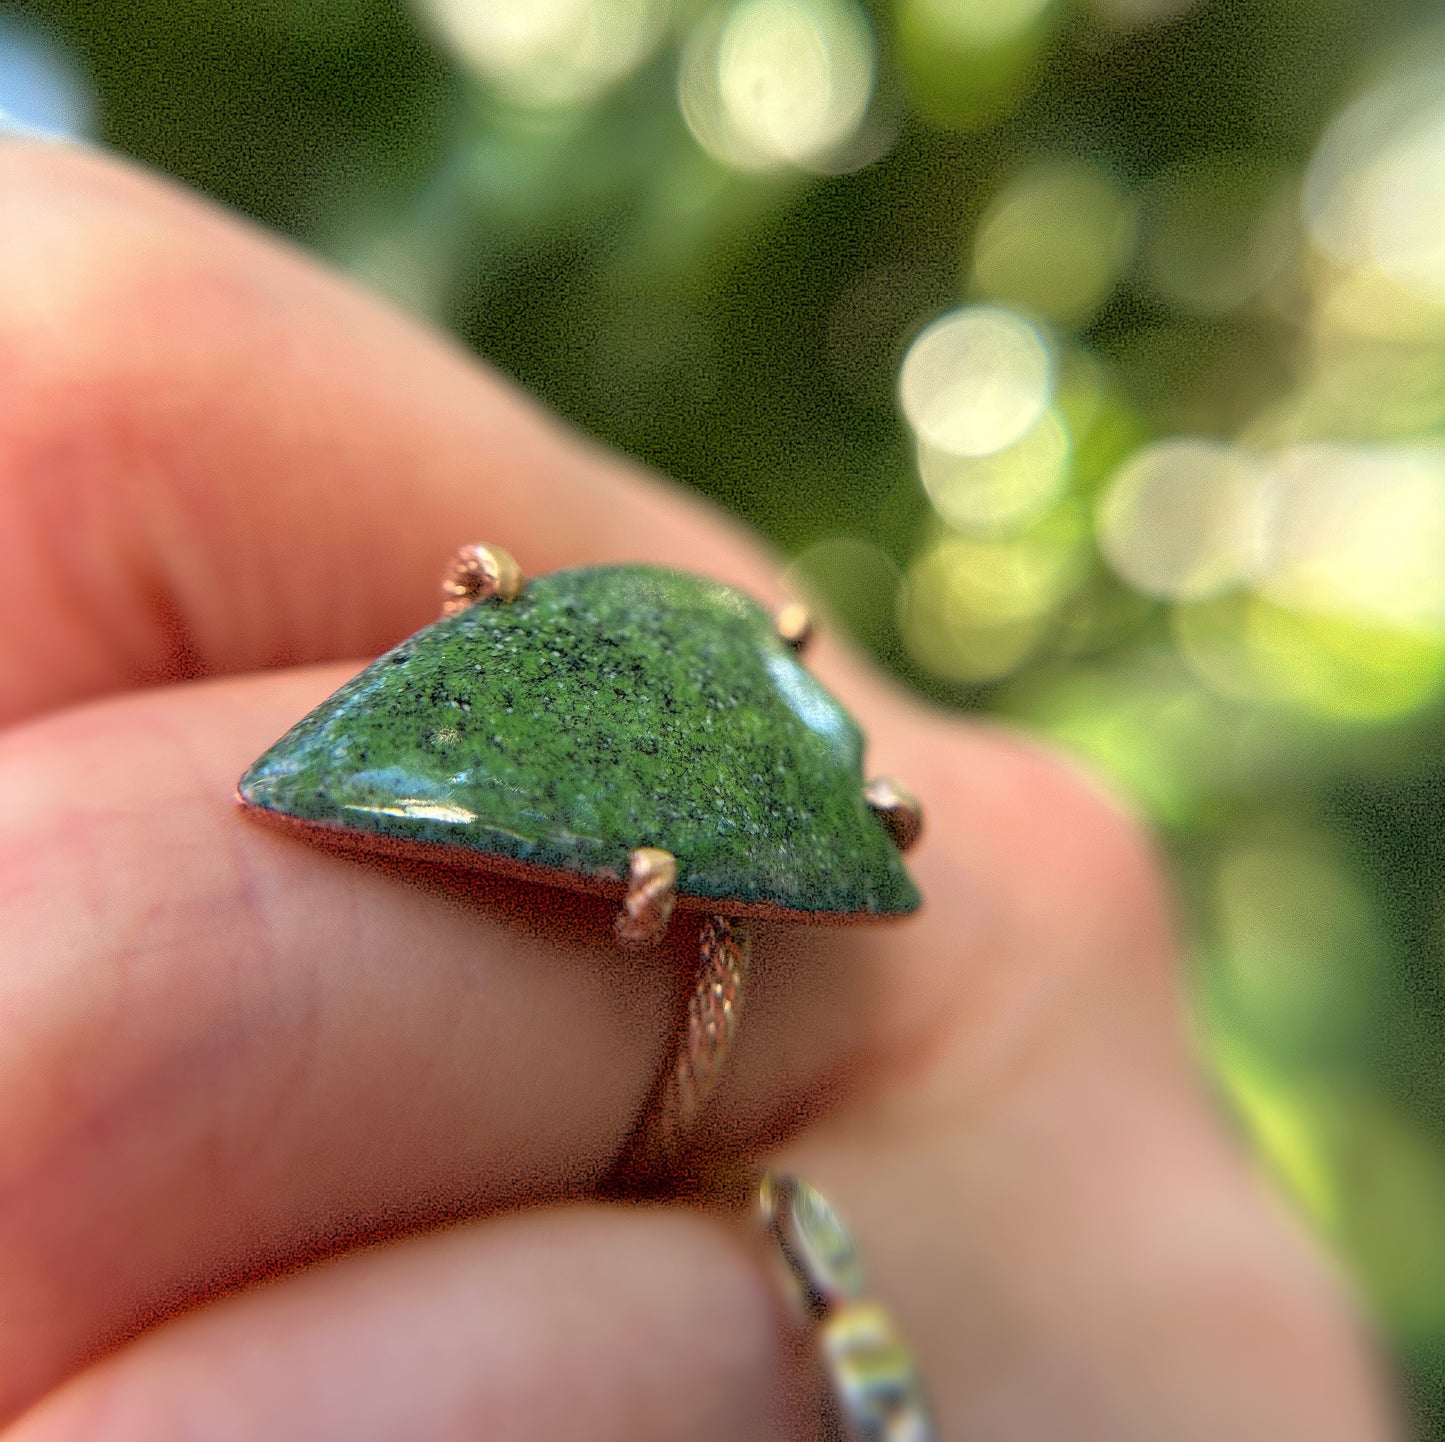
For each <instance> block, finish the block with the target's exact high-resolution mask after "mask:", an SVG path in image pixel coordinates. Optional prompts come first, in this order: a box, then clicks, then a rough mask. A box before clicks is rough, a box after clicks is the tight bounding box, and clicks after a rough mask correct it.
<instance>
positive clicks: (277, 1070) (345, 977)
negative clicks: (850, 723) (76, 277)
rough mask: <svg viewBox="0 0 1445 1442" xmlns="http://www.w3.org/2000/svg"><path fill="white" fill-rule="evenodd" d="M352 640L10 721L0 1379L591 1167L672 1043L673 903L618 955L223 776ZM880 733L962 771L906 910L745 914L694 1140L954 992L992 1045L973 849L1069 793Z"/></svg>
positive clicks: (1060, 821)
mask: <svg viewBox="0 0 1445 1442" xmlns="http://www.w3.org/2000/svg"><path fill="white" fill-rule="evenodd" d="M342 674H343V672H342V671H341V670H335V669H333V670H331V671H321V672H314V673H312V672H297V673H278V674H275V675H272V676H268V677H254V678H237V679H233V680H229V681H224V682H211V683H203V684H197V685H193V686H185V687H173V688H166V689H165V690H160V691H151V692H145V693H141V694H138V695H135V696H131V697H127V698H122V699H117V700H113V701H109V702H106V703H103V704H97V705H95V706H92V707H88V708H83V709H77V710H72V711H68V712H65V713H62V714H60V715H57V716H54V717H50V718H48V719H46V720H44V721H41V722H36V723H32V724H31V725H30V726H27V727H24V728H18V729H14V730H12V731H10V732H9V733H7V734H6V735H5V736H3V737H0V798H3V800H0V875H3V876H4V877H5V886H4V888H3V889H0V930H3V934H4V935H5V936H6V938H7V954H8V955H9V956H10V957H11V958H13V959H14V963H15V964H14V965H12V966H10V967H6V968H3V969H0V1014H3V1015H4V1016H5V1017H6V1025H5V1026H4V1027H3V1028H0V1414H4V1413H6V1412H7V1410H8V1411H13V1410H14V1409H15V1408H16V1407H18V1406H20V1405H22V1404H23V1403H24V1402H26V1401H28V1400H29V1399H30V1398H32V1397H33V1396H34V1395H35V1394H36V1393H37V1391H39V1390H40V1389H42V1388H44V1387H46V1386H48V1385H50V1384H51V1383H52V1382H53V1381H54V1380H55V1379H56V1378H57V1377H59V1376H60V1375H63V1374H64V1372H65V1371H67V1370H68V1369H70V1368H71V1367H73V1366H75V1365H76V1363H77V1361H78V1360H79V1359H80V1358H82V1357H84V1356H86V1355H88V1354H91V1353H93V1352H94V1351H95V1350H96V1349H97V1348H100V1347H104V1346H106V1345H109V1344H111V1343H113V1342H114V1341H115V1340H116V1338H118V1337H120V1336H123V1335H125V1334H126V1333H128V1332H130V1331H134V1330H135V1329H137V1328H139V1327H142V1326H144V1325H146V1324H148V1323H149V1322H151V1321H153V1320H154V1319H155V1318H156V1317H158V1316H160V1315H163V1314H164V1313H166V1312H167V1311H169V1310H174V1309H176V1308H178V1307H182V1306H185V1305H189V1304H191V1303H193V1302H195V1301H196V1300H197V1299H199V1298H201V1297H203V1296H205V1295H206V1294H208V1293H209V1292H212V1291H214V1290H216V1289H217V1288H221V1287H224V1286H227V1285H231V1284H234V1283H235V1282H237V1281H238V1280H241V1279H244V1278H245V1277H247V1276H250V1275H255V1274H256V1273H258V1272H262V1271H265V1270H268V1269H274V1268H276V1267H280V1266H285V1265H289V1264H292V1263H294V1262H295V1261H297V1260H298V1259H302V1258H305V1257H308V1256H314V1255H317V1254H323V1253H325V1252H328V1251H333V1250H336V1249H337V1248H339V1247H343V1246H347V1245H353V1244H356V1243H358V1242H364V1241H366V1240H369V1239H371V1238H374V1237H377V1236H380V1235H385V1234H387V1233H388V1232H390V1231H395V1230H396V1229H398V1228H403V1227H410V1226H419V1225H423V1224H425V1223H428V1222H433V1221H436V1220H439V1219H444V1218H447V1217H451V1216H454V1215H456V1214H458V1213H460V1212H470V1211H477V1210H495V1209H497V1208H500V1207H504V1206H509V1205H513V1204H516V1203H517V1202H519V1201H536V1200H539V1199H544V1198H548V1197H556V1196H562V1195H567V1194H569V1193H575V1192H577V1191H579V1190H585V1189H586V1188H588V1187H589V1186H591V1185H592V1184H594V1183H595V1181H596V1180H597V1178H598V1177H599V1176H600V1175H602V1174H603V1173H604V1172H605V1171H606V1169H607V1168H608V1166H609V1165H610V1163H611V1160H612V1159H613V1157H614V1156H615V1155H616V1153H617V1151H618V1149H619V1148H620V1147H621V1145H622V1144H623V1142H624V1141H625V1139H626V1137H627V1136H628V1134H629V1132H630V1130H631V1128H632V1126H633V1124H634V1121H635V1118H636V1116H637V1113H638V1111H639V1109H640V1107H641V1106H642V1105H643V1103H644V1100H645V1098H646V1097H647V1094H648V1091H649V1089H650V1086H651V1084H652V1080H653V1078H654V1076H655V1075H656V1073H657V1071H658V1069H659V1067H660V1065H661V1064H662V1062H663V1060H664V1058H665V1056H666V1055H667V1053H668V1051H669V1050H670V1049H671V1046H672V1045H673V1042H674V1040H675V1037H674V1030H675V1028H676V1026H677V1019H676V1018H677V1002H678V996H679V991H680V990H681V989H684V988H685V987H686V984H687V978H688V977H689V975H690V972H691V969H692V964H693V960H694V958H693V955H692V949H693V946H694V941H693V939H692V938H691V937H690V936H689V935H688V933H687V929H686V928H684V927H682V926H680V925H679V926H678V927H676V928H674V935H673V939H672V942H671V943H670V949H669V950H668V951H666V952H664V953H663V954H662V955H661V956H657V957H651V958H644V959H641V960H632V961H627V960H625V959H623V958H621V957H620V956H619V955H618V954H617V953H616V949H615V947H614V946H613V944H612V935H611V916H610V913H609V911H608V910H607V908H605V907H597V906H593V905H592V904H591V903H590V902H587V901H585V900H582V899H578V898H572V897H569V896H564V895H559V894H556V893H553V892H548V891H539V890H536V889H524V888H515V887H514V888H499V887H497V886H495V885H493V884H491V883H489V882H487V881H485V880H483V879H480V878H477V877H469V878H468V877H462V876H458V875H455V874H451V873H445V872H441V873H427V874H426V875H420V874H415V873H408V872H405V871H403V870H399V869H398V868H395V867H391V868H382V867H378V866H362V865H358V864H357V863H356V862H354V861H352V860H349V859H341V858H337V857H335V856H332V855H329V854H327V853H324V852H321V851H317V850H314V849H312V848H310V847H307V846H305V845H303V844H301V843H299V842H296V841H294V840H291V839H289V838H286V837H282V836H278V835H277V834H276V833H274V832H272V831H270V830H268V829H265V828H261V827H257V826H254V825H251V824H248V823H247V821H246V820H245V818H243V817H241V816H240V815H238V814H237V813H236V812H235V810H234V808H233V806H232V803H231V800H230V794H231V793H230V788H231V785H232V783H233V780H234V777H235V776H236V775H237V774H238V772H239V771H240V769H241V767H242V766H243V765H244V764H245V762H246V761H247V760H248V759H249V758H250V757H251V756H253V755H255V754H256V752H257V751H258V750H259V749H260V748H261V746H262V745H263V744H264V743H265V742H266V741H267V740H269V739H270V738H271V737H272V736H274V735H275V734H276V732H277V731H279V730H280V729H282V727H283V726H284V725H285V723H286V722H287V721H288V720H290V719H291V718H292V717H293V716H295V715H297V714H300V713H301V712H303V711H304V710H305V709H306V708H307V707H308V706H310V705H311V704H313V703H314V702H315V701H316V700H317V699H319V698H320V697H321V696H322V695H324V694H325V693H326V692H327V691H329V690H330V689H331V688H332V687H333V686H334V685H335V684H336V682H337V681H338V680H339V679H340V677H341V675H342ZM930 724H934V723H930ZM890 744H897V745H899V746H900V747H902V748H903V749H918V748H925V749H927V748H932V749H938V750H939V754H940V756H941V757H943V758H944V759H943V760H941V761H940V763H939V765H940V769H941V770H942V771H948V772H949V773H950V775H951V776H952V780H951V782H950V786H951V795H950V796H948V797H947V798H945V799H947V800H948V801H949V806H950V810H951V811H953V810H956V814H957V815H958V816H959V817H961V818H964V819H965V823H966V824H965V825H964V826H963V827H962V828H961V829H959V828H956V827H955V826H953V825H952V824H951V823H950V822H949V821H948V819H947V816H948V813H945V815H944V816H943V817H941V818H940V820H939V822H938V823H937V824H936V826H935V829H934V839H933V841H931V842H929V843H927V844H926V845H925V846H924V847H923V848H922V851H921V853H920V856H919V866H918V870H919V875H920V878H921V880H922V882H923V885H924V887H925V889H926V890H929V891H932V892H933V893H934V894H935V896H936V898H937V899H936V901H935V902H934V904H933V905H931V906H930V907H929V908H928V909H926V910H925V912H924V913H923V914H922V916H921V917H920V918H918V919H916V920H914V921H910V922H908V923H906V924H904V925H902V926H900V927H896V928H886V929H883V928H878V929H874V928H862V929H860V930H858V931H857V932H852V933H850V932H846V931H845V932H836V931H826V932H819V931H814V930H810V929H804V930H802V931H798V930H796V929H792V928H786V927H766V928H765V927H761V926H760V927H759V928H757V934H756V942H755V958H756V959H755V965H754V973H753V994H752V996H751V998H750V999H749V1000H748V1001H747V1002H746V1005H745V1011H744V1025H743V1029H742V1033H741V1036H740V1040H739V1043H738V1048H737V1052H736V1055H735V1063H736V1065H735V1069H734V1073H733V1076H732V1078H731V1079H730V1080H729V1081H728V1082H727V1083H725V1091H724V1093H723V1094H721V1095H719V1097H718V1098H717V1099H716V1103H715V1109H716V1111H717V1113H718V1120H717V1123H716V1125H715V1126H714V1128H713V1130H712V1131H711V1132H710V1134H709V1135H708V1136H707V1138H706V1139H705V1140H704V1142H703V1144H702V1145H703V1148H704V1150H707V1151H710V1152H711V1154H712V1158H713V1159H714V1160H720V1159H721V1158H723V1157H724V1156H725V1155H727V1154H728V1153H732V1154H736V1153H739V1152H747V1151H749V1150H751V1149H752V1148H754V1147H756V1146H758V1145H759V1144H761V1143H762V1142H765V1141H766V1142H774V1141H776V1139H777V1137H778V1136H780V1135H781V1134H783V1133H784V1132H785V1131H786V1130H787V1129H788V1128H789V1127H790V1126H792V1125H796V1124H797V1123H798V1122H799V1120H801V1119H805V1118H807V1117H809V1116H812V1115H816V1114H817V1113H819V1112H820V1111H824V1110H826V1109H827V1108H829V1107H831V1106H836V1105H838V1104H840V1103H841V1102H842V1101H843V1100H844V1099H845V1098H846V1096H847V1094H848V1088H849V1087H850V1086H854V1085H858V1084H860V1083H861V1082H863V1081H866V1080H867V1079H868V1078H869V1077H870V1076H872V1075H874V1074H875V1073H878V1072H879V1071H881V1070H886V1069H887V1068H890V1067H893V1066H896V1065H897V1064H898V1059H899V1058H907V1059H908V1060H909V1061H910V1063H911V1061H912V1060H913V1059H914V1058H915V1057H916V1056H917V1055H918V1054H919V1051H920V1047H921V1046H922V1045H925V1044H926V1045H928V1046H932V1045H934V1044H936V1043H935V1042H934V1041H933V1037H934V1035H935V1034H936V1033H937V1031H938V1030H939V1028H940V1026H941V1025H944V1024H947V1025H948V1026H950V1027H951V1026H952V1025H954V1024H955V1019H957V1018H960V1017H962V1018H967V1019H968V1024H969V1025H970V1026H971V1027H973V1028H974V1029H975V1031H976V1032H977V1033H978V1034H979V1036H980V1042H979V1044H978V1046H977V1048H976V1050H977V1052H978V1054H979V1055H980V1056H982V1055H984V1054H986V1052H987V1050H988V1046H989V1043H987V1042H986V1041H985V1040H983V1038H984V1037H985V1036H986V1030H985V1027H986V1021H987V1017H988V1016H989V1014H990V1012H991V1011H1000V1010H1002V1012H1003V1013H1004V1014H1007V1008H1003V1009H1000V1008H999V1007H998V1005H997V1001H996V998H997V997H998V996H1000V995H1001V994H1002V993H1001V991H1000V981H1001V980H1003V979H1007V978H1009V977H1014V978H1016V979H1017V981H1018V983H1019V984H1020V986H1021V987H1022V988H1023V991H1024V993H1025V994H1027V993H1029V992H1031V991H1033V990H1035V989H1036V988H1037V987H1038V985H1039V981H1038V979H1037V977H1036V976H1034V975H1033V974H1032V973H1031V970H1030V968H1029V966H1028V965H1026V964H1023V963H1020V962H1019V961H1017V960H1016V959H1013V958H1011V957H1009V956H1008V955H1006V954H1004V953H1002V952H1000V953H999V954H998V955H997V956H995V955H989V954H983V953H978V947H979V944H980V943H979V939H978V938H979V936H980V922H981V919H982V918H983V917H984V916H986V915H989V914H991V913H992V911H994V910H996V909H998V908H1000V907H1003V906H1006V905H1008V904H1009V902H1008V889H1007V888H1008V885H1009V883H1008V882H1007V880H1006V878H1005V877H1004V876H1003V875H1002V874H1000V875H998V876H994V875H992V874H991V872H990V867H991V866H992V865H994V863H995V862H997V863H998V864H999V865H1002V866H1005V867H1010V868H1011V867H1013V866H1014V865H1015V864H1016V860H1017V855H1018V854H1019V852H1020V851H1021V850H1023V851H1027V852H1029V853H1030V854H1031V855H1032V856H1033V857H1034V858H1035V859H1037V858H1038V856H1039V852H1038V850H1037V848H1036V847H1030V846H1029V844H1028V842H1027V839H1026V836H1025V835H1024V834H1022V833H1021V830H1020V827H1019V825H1018V821H1017V817H1018V816H1020V815H1022V816H1032V815H1036V814H1048V815H1050V816H1051V817H1052V819H1053V821H1054V822H1055V823H1056V824H1057V825H1059V826H1060V827H1061V828H1062V832H1061V834H1063V835H1068V834H1069V833H1070V832H1071V830H1072V828H1073V823H1072V822H1070V821H1069V819H1068V817H1067V814H1066V812H1065V811H1064V810H1063V809H1061V806H1060V805H1059V804H1056V803H1055V801H1054V800H1053V799H1051V795H1052V793H1051V788H1053V786H1054V783H1053V782H1052V781H1051V780H1050V779H1049V778H1050V777H1051V775H1052V773H1053V768H1052V764H1049V765H1045V764H1043V763H1042V762H1041V760H1040V759H1039V758H1037V757H1035V755H1034V753H1032V752H1030V751H1028V750H1026V749H1024V748H1019V747H1017V746H1009V745H1005V744H1003V743H1000V742H995V741H991V740H989V739H988V738H985V737H979V736H976V735H974V734H973V733H970V732H967V731H963V730H958V729H955V728H952V727H947V728H941V729H940V730H939V732H938V734H937V735H935V736H932V737H930V738H925V737H923V736H902V737H901V738H899V739H898V740H897V741H896V742H894V743H890ZM1070 844H1073V843H1070ZM1095 849H1096V848H1095ZM960 876H963V877H966V880H965V881H962V882H961V881H960V880H959V878H960ZM428 877H430V878H431V879H430V880H428ZM985 898H987V899H988V905H987V906H985V905H984V901H985ZM1080 916H1081V919H1082V924H1086V925H1092V924H1093V923H1092V922H1090V921H1089V920H1088V918H1087V914H1086V913H1085V912H1084V911H1082V910H1081V912H1080ZM539 918H544V919H545V922H544V924H543V925H538V924H537V923H538V920H539ZM1146 930H1147V928H1142V927H1141V928H1137V931H1138V933H1139V935H1140V936H1142V935H1143V934H1144V933H1145V931H1146ZM885 931H886V934H885ZM976 953H978V954H979V956H980V959H982V960H984V961H986V963H987V965H986V966H985V967H976V966H975V965H974V961H975V955H976ZM995 967H997V968H998V969H997V971H995V970H994V968H995Z"/></svg>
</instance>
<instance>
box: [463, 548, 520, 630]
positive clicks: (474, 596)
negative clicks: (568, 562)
mask: <svg viewBox="0 0 1445 1442" xmlns="http://www.w3.org/2000/svg"><path fill="white" fill-rule="evenodd" d="M524 584H525V582H524V580H523V577H522V568H521V567H520V566H519V565H518V564H517V563H516V561H515V560H513V559H512V555H511V553H510V552H509V551H504V550H503V549H502V548H501V547H500V546H481V545H468V546H462V547H461V548H460V549H459V550H458V551H457V553H456V555H454V556H453V557H452V559H451V563H450V564H449V565H448V566H447V569H446V572H445V574H444V575H443V576H442V615H443V616H455V615H456V613H457V612H458V611H465V610H466V609H467V607H468V606H475V605H477V604H479V603H480V602H482V601H515V600H516V599H517V597H518V596H520V595H521V594H522V587H523V585H524Z"/></svg>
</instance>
